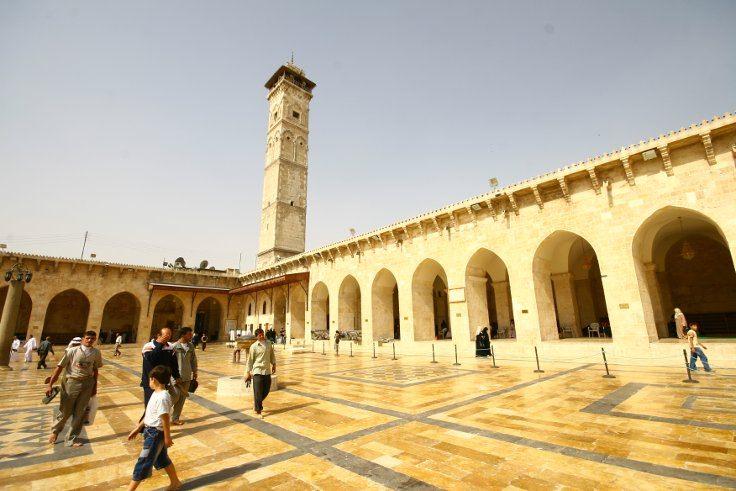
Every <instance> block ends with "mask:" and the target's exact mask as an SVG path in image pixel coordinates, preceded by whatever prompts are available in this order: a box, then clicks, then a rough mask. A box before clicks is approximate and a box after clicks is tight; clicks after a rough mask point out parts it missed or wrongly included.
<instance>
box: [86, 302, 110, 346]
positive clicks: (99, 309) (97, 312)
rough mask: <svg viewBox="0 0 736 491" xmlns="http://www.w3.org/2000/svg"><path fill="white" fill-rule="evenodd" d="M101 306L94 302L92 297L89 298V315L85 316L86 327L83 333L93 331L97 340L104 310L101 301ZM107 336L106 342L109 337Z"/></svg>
mask: <svg viewBox="0 0 736 491" xmlns="http://www.w3.org/2000/svg"><path fill="white" fill-rule="evenodd" d="M102 302H103V303H102V305H100V302H99V301H97V300H95V298H94V297H93V296H90V301H89V315H88V316H87V326H86V327H85V329H84V330H85V331H94V332H95V333H96V334H97V338H98V339H99V337H100V327H101V325H102V316H103V313H104V310H105V304H104V300H102ZM107 335H108V342H109V336H110V333H108V334H107Z"/></svg>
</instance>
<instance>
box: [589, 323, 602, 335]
mask: <svg viewBox="0 0 736 491" xmlns="http://www.w3.org/2000/svg"><path fill="white" fill-rule="evenodd" d="M593 333H596V335H597V336H598V337H601V325H600V324H598V323H597V322H592V323H591V324H590V326H588V337H589V338H592V337H593Z"/></svg>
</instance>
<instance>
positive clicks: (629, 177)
mask: <svg viewBox="0 0 736 491" xmlns="http://www.w3.org/2000/svg"><path fill="white" fill-rule="evenodd" d="M621 165H623V167H624V173H625V174H626V181H627V182H628V183H629V186H633V185H634V184H636V183H635V182H634V171H633V170H631V164H630V163H629V156H628V155H625V156H623V157H621Z"/></svg>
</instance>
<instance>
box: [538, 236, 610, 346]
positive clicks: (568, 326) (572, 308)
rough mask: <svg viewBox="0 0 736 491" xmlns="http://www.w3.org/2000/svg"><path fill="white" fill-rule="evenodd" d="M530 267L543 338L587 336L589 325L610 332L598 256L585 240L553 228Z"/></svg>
mask: <svg viewBox="0 0 736 491" xmlns="http://www.w3.org/2000/svg"><path fill="white" fill-rule="evenodd" d="M532 271H533V276H534V290H535V294H536V299H537V310H538V312H539V328H540V331H541V337H542V340H543V341H544V340H550V339H560V338H563V337H565V338H567V337H588V335H589V334H588V327H589V326H591V325H592V326H593V327H595V326H596V325H598V326H599V327H600V330H601V332H602V334H601V335H603V333H605V335H606V336H610V335H611V331H610V325H609V323H608V308H607V305H606V298H605V293H604V291H603V282H602V281H601V272H600V266H599V265H598V257H597V255H596V253H595V250H594V249H593V247H592V246H591V245H590V243H589V242H588V241H587V240H585V239H584V238H582V237H581V236H579V235H577V234H575V233H573V232H568V231H566V230H557V231H555V232H553V233H552V234H550V235H548V236H547V238H545V239H544V240H543V241H542V242H541V243H540V244H539V247H538V248H537V251H536V253H535V254H534V260H533V263H532Z"/></svg>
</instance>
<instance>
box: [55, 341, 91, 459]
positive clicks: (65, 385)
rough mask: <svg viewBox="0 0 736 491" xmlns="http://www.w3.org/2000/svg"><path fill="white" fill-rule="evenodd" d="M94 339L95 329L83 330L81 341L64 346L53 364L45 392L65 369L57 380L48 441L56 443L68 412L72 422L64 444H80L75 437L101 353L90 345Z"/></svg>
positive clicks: (82, 421)
mask: <svg viewBox="0 0 736 491" xmlns="http://www.w3.org/2000/svg"><path fill="white" fill-rule="evenodd" d="M96 340H97V333H95V331H87V332H85V333H84V338H83V339H82V344H81V345H79V346H75V347H73V348H68V349H67V350H66V352H65V353H64V356H63V357H62V358H61V360H59V363H58V364H57V365H56V368H55V369H54V373H53V374H52V375H51V377H49V378H48V382H47V384H46V395H47V396H50V395H51V393H52V391H53V386H54V382H56V381H57V380H58V379H59V375H61V371H62V370H64V371H65V373H64V378H63V380H62V383H61V397H60V401H59V414H58V416H57V418H56V424H54V426H53V428H52V430H51V436H50V437H49V443H56V439H57V438H58V436H59V433H61V430H63V429H64V425H66V422H67V420H68V419H69V417H70V416H71V418H72V426H71V428H70V429H69V433H68V434H67V436H66V445H67V446H68V447H81V446H82V443H81V442H78V441H77V438H78V437H79V433H80V432H81V431H82V425H83V424H84V411H85V409H86V408H87V404H88V403H89V398H90V397H92V391H93V390H94V386H95V380H96V378H97V371H98V370H99V369H100V368H101V367H102V366H103V365H102V354H101V353H100V350H98V349H97V348H95V347H94V344H95V341H96Z"/></svg>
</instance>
